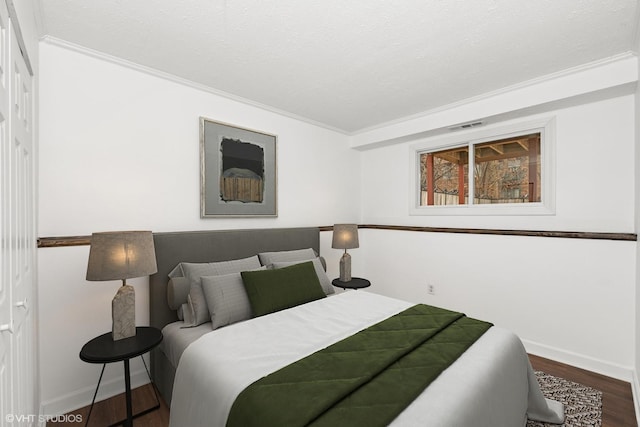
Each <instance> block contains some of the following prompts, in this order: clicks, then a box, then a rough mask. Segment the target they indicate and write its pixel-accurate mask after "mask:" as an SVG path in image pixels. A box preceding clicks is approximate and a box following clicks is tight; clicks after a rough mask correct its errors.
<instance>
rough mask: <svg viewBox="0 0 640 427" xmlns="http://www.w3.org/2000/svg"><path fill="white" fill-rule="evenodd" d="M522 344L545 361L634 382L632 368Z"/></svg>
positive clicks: (546, 347)
mask: <svg viewBox="0 0 640 427" xmlns="http://www.w3.org/2000/svg"><path fill="white" fill-rule="evenodd" d="M522 343H523V344H524V347H525V349H526V350H527V353H530V354H533V355H536V356H540V357H544V358H545V359H551V360H555V361H556V362H561V363H565V364H567V365H571V366H575V367H576V368H581V369H585V370H587V371H591V372H595V373H598V374H601V375H605V376H607V377H611V378H615V379H618V380H622V381H626V382H628V383H631V384H632V385H633V383H634V381H636V380H635V378H636V373H635V370H634V369H633V368H632V367H628V366H621V365H618V364H615V363H611V362H607V361H604V360H600V359H596V358H593V357H589V356H584V355H581V354H577V353H573V352H570V351H566V350H561V349H559V348H555V347H551V346H548V345H544V344H540V343H536V342H533V341H528V340H524V339H523V340H522ZM638 391H640V389H638ZM634 396H635V395H634ZM639 419H640V418H639Z"/></svg>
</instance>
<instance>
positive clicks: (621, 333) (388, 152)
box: [361, 95, 636, 380]
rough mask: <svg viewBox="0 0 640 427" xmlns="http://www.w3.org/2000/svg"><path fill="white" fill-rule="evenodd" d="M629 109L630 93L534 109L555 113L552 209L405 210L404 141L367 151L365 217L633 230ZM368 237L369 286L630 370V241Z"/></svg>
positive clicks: (594, 363)
mask: <svg viewBox="0 0 640 427" xmlns="http://www.w3.org/2000/svg"><path fill="white" fill-rule="evenodd" d="M634 111H635V109H634V98H633V95H624V96H617V97H614V98H611V99H604V100H599V101H596V102H590V103H585V104H581V105H577V106H572V107H568V108H564V109H559V110H555V111H549V112H547V113H545V114H542V115H540V116H539V117H550V116H554V117H555V118H556V133H557V140H556V166H557V181H556V194H557V198H556V200H557V202H556V214H555V215H552V216H409V214H408V210H409V192H408V191H405V189H406V188H407V186H408V182H409V179H410V178H409V176H408V169H409V161H410V160H409V159H410V156H409V153H410V145H411V142H406V143H402V144H394V145H390V146H386V147H379V148H373V149H369V150H366V151H363V155H362V164H363V171H362V222H363V223H367V224H368V223H371V224H396V225H417V226H434V227H467V228H497V229H525V230H530V229H534V230H535V229H538V230H564V231H610V232H627V233H633V232H635V230H636V228H635V224H634V203H635V183H634V170H635V169H634V151H635V150H634V126H635V125H634V121H635V114H634ZM532 118H533V117H531V116H529V117H524V118H523V120H525V121H527V120H530V119H532ZM452 124H453V123H452ZM498 125H501V124H500V123H499V124H498ZM434 143H437V138H435V139H434ZM361 247H363V248H366V249H365V255H364V256H365V258H366V259H365V261H364V268H365V271H366V274H367V275H368V278H369V279H371V281H372V283H373V284H374V285H373V286H372V288H371V289H372V290H375V291H377V292H380V293H383V294H387V295H390V296H395V297H399V298H403V299H408V300H411V301H416V302H426V303H430V304H434V305H439V306H444V307H449V308H452V309H459V310H461V311H464V312H466V313H467V314H469V315H472V316H478V317H481V318H483V319H486V320H490V321H493V322H495V323H496V324H497V325H500V326H503V327H506V328H509V329H512V330H514V331H515V332H516V333H518V334H519V335H520V337H521V338H522V339H523V340H525V341H526V343H527V347H528V349H529V350H530V351H532V352H535V353H539V354H541V355H544V356H551V357H553V358H555V359H558V360H564V361H566V362H570V363H572V364H574V365H578V366H584V367H586V368H589V369H592V370H596V371H599V372H603V373H606V374H609V375H613V376H616V377H622V378H625V379H626V380H629V379H631V372H632V371H633V369H634V365H635V359H634V358H635V345H636V344H635V341H636V338H635V330H636V327H635V324H636V318H635V316H636V315H635V310H636V307H635V285H636V282H635V275H636V272H635V263H636V260H635V257H636V244H635V242H620V241H597V240H571V239H556V238H539V237H504V236H481V235H463V234H437V233H419V232H406V231H395V232H391V231H379V230H364V236H363V243H362V244H361ZM390 248H393V250H390ZM428 283H430V284H433V285H434V286H435V289H436V294H435V295H434V296H430V295H428V294H427V284H428Z"/></svg>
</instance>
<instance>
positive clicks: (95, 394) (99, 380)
mask: <svg viewBox="0 0 640 427" xmlns="http://www.w3.org/2000/svg"><path fill="white" fill-rule="evenodd" d="M105 366H107V364H106V363H105V364H103V365H102V371H100V378H98V385H97V386H96V391H95V392H94V393H93V399H91V407H90V408H89V415H87V421H86V422H85V423H84V427H87V426H88V425H89V418H91V412H92V411H93V404H94V403H96V396H97V395H98V389H99V388H100V383H101V382H102V374H104V368H105Z"/></svg>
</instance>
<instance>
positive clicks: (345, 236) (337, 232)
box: [331, 224, 359, 249]
mask: <svg viewBox="0 0 640 427" xmlns="http://www.w3.org/2000/svg"><path fill="white" fill-rule="evenodd" d="M331 247H332V248H334V249H355V248H357V247H359V243H358V225H357V224H335V225H334V226H333V240H332V242H331Z"/></svg>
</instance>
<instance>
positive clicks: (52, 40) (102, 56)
mask: <svg viewBox="0 0 640 427" xmlns="http://www.w3.org/2000/svg"><path fill="white" fill-rule="evenodd" d="M40 41H41V42H43V43H47V44H50V45H52V46H57V47H61V48H63V49H67V50H70V51H74V52H77V53H80V54H82V55H86V56H90V57H93V58H96V59H99V60H102V61H106V62H110V63H112V64H115V65H119V66H122V67H125V68H129V69H131V70H134V71H138V72H141V73H145V74H148V75H151V76H154V77H158V78H161V79H164V80H167V81H170V82H172V83H176V84H179V85H182V86H186V87H189V88H191V89H196V90H199V91H202V92H207V93H210V94H212V95H216V96H219V97H222V98H226V99H229V100H231V101H235V102H239V103H242V104H245V105H248V106H251V107H254V108H259V109H261V110H265V111H268V112H270V113H274V114H278V115H280V116H284V117H288V118H290V119H294V120H298V121H301V122H305V123H307V124H310V125H313V126H318V127H321V128H324V129H327V130H330V131H332V132H337V133H339V134H341V135H345V136H348V135H349V134H348V133H347V131H345V130H344V129H339V128H336V127H333V126H330V125H327V124H325V123H321V122H318V121H315V120H312V119H309V118H307V117H303V116H299V115H297V114H294V113H291V112H289V111H285V110H281V109H278V108H276V107H272V106H270V105H267V104H262V103H260V102H256V101H252V100H250V99H248V98H243V97H241V96H238V95H234V94H232V93H229V92H225V91H222V90H219V89H216V88H214V87H211V86H207V85H203V84H201V83H196V82H194V81H192V80H189V79H185V78H182V77H178V76H176V75H174V74H170V73H167V72H164V71H160V70H157V69H155V68H152V67H148V66H146V65H141V64H138V63H136V62H133V61H129V60H126V59H123V58H119V57H117V56H113V55H109V54H107V53H104V52H100V51H98V50H95V49H90V48H88V47H85V46H81V45H78V44H75V43H71V42H68V41H66V40H62V39H59V38H56V37H52V36H48V35H45V36H43V37H41V38H40Z"/></svg>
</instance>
